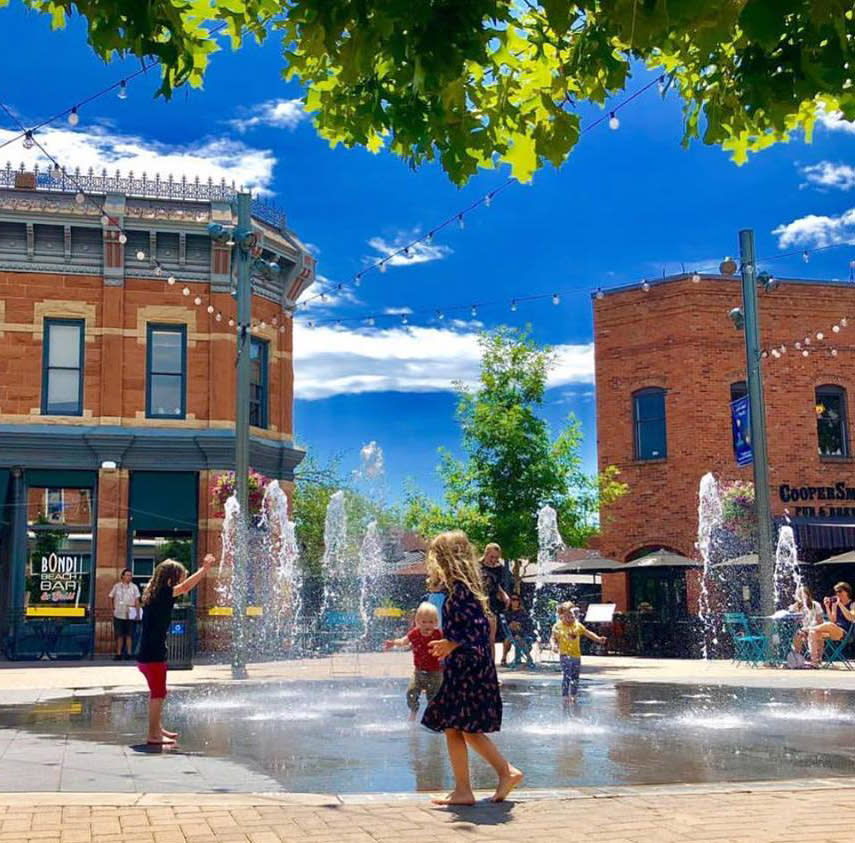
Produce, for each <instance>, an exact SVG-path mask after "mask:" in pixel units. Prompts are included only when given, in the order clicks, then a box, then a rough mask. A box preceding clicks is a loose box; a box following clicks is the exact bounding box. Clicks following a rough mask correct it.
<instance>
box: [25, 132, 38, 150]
mask: <svg viewBox="0 0 855 843" xmlns="http://www.w3.org/2000/svg"><path fill="white" fill-rule="evenodd" d="M35 145H36V142H35V141H34V140H33V133H32V132H30V131H27V132H25V133H24V149H32V148H33V147H34V146H35Z"/></svg>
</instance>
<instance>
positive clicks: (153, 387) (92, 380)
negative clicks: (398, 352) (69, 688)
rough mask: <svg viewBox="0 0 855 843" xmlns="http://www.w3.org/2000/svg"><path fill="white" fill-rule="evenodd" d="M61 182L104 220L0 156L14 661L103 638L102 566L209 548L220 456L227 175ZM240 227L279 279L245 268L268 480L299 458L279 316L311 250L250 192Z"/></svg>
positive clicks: (297, 288)
mask: <svg viewBox="0 0 855 843" xmlns="http://www.w3.org/2000/svg"><path fill="white" fill-rule="evenodd" d="M80 180H81V181H82V182H83V187H84V189H85V190H86V191H87V193H89V194H90V195H91V196H93V197H94V198H95V199H96V200H97V202H98V203H102V204H103V207H104V208H105V210H106V211H107V216H104V217H102V215H101V213H100V211H99V210H98V208H97V207H96V206H95V205H93V204H92V203H90V202H89V201H80V200H82V199H84V197H83V196H82V195H77V194H76V192H75V189H72V188H71V187H70V185H68V184H66V183H65V182H64V177H63V176H61V175H59V174H53V173H47V174H46V173H38V172H36V173H24V172H15V171H13V170H11V169H10V168H8V167H7V168H6V170H2V169H0V338H2V342H0V504H2V510H0V512H2V527H1V528H0V617H2V624H3V641H4V645H5V649H6V653H7V655H11V656H16V657H27V656H38V655H39V654H40V652H39V651H40V650H41V649H43V645H44V643H45V638H46V636H53V638H54V640H53V641H52V642H51V645H52V647H53V649H54V650H56V651H57V652H60V651H68V652H71V653H73V652H74V651H75V648H76V647H77V646H78V645H81V647H80V649H81V650H82V649H83V646H82V642H85V640H86V639H87V638H88V640H90V641H91V640H92V637H93V635H94V637H95V639H96V641H97V643H98V648H99V649H104V648H105V647H107V646H109V641H110V639H111V638H112V633H111V630H110V619H111V609H110V604H109V600H108V598H107V595H108V592H109V590H110V588H111V586H112V585H113V583H114V582H115V581H116V580H117V578H118V576H119V573H120V571H121V570H122V568H124V567H129V568H131V569H132V570H133V573H134V579H135V581H137V582H138V583H140V584H144V583H145V582H146V581H147V580H148V578H149V576H150V574H151V571H152V568H153V566H154V564H156V562H157V561H159V560H160V559H161V558H163V557H164V556H166V555H171V556H176V557H179V558H182V559H183V560H186V561H188V562H189V563H190V564H191V566H195V563H196V560H198V559H199V558H200V555H201V554H204V553H205V552H207V551H212V552H214V553H217V552H218V550H219V529H220V526H221V521H220V518H219V515H220V514H221V513H218V512H217V511H216V510H215V509H214V508H213V506H212V503H211V491H210V489H211V485H212V483H213V482H214V480H215V478H216V476H217V475H218V474H219V473H221V472H223V471H226V470H229V469H233V467H234V417H235V406H234V402H235V349H236V342H235V336H236V330H237V329H236V328H235V327H234V320H235V318H236V313H235V310H236V303H235V300H234V298H233V297H232V295H231V291H232V280H231V275H232V272H231V269H232V268H231V266H230V262H231V249H230V248H229V247H228V246H227V245H219V244H217V243H215V242H212V240H211V238H210V237H209V236H208V231H207V229H208V225H209V223H211V222H221V223H226V224H231V223H232V222H233V221H234V217H233V212H232V208H231V204H230V200H231V198H232V197H233V195H234V190H233V188H228V187H226V185H224V184H222V185H214V184H211V183H208V184H204V183H201V184H200V183H199V182H198V180H197V181H196V182H193V183H188V182H186V181H182V182H173V181H172V179H170V180H169V181H161V180H160V179H156V180H154V181H151V180H147V179H146V178H145V177H143V178H142V179H134V178H133V176H131V177H129V178H122V177H120V176H119V175H118V174H117V175H116V176H115V177H112V176H107V175H106V173H104V174H102V175H101V176H97V175H93V174H91V173H90V175H88V176H82V177H80ZM114 221H115V222H114ZM253 227H254V229H255V231H256V233H257V234H258V236H259V249H258V253H259V255H260V256H261V257H262V258H264V259H266V260H267V261H270V262H272V261H276V262H278V263H279V265H280V268H281V273H280V275H279V276H278V278H276V280H272V281H271V280H269V279H263V278H260V277H259V278H254V279H253V301H252V309H253V318H254V321H255V326H254V328H253V333H252V357H253V361H252V370H253V385H252V402H251V407H250V421H251V424H252V428H251V448H250V462H251V464H252V465H253V467H254V468H256V469H257V470H258V471H260V472H262V473H263V474H265V475H268V476H270V477H275V478H278V479H280V480H281V481H284V482H283V485H284V486H285V488H286V489H287V488H288V484H289V483H290V482H291V481H292V480H293V470H294V467H295V466H296V465H297V464H298V463H299V462H300V460H301V459H302V456H303V454H302V452H301V451H299V450H298V449H296V448H295V447H294V443H293V439H292V402H293V367H292V355H291V351H292V332H291V321H290V319H289V318H287V314H288V312H289V311H290V309H292V308H293V306H294V304H295V302H296V299H297V298H298V296H299V295H300V294H301V292H302V291H303V290H304V289H305V288H306V287H308V286H309V285H310V284H311V283H312V282H313V280H314V260H313V259H312V257H311V255H310V254H309V253H308V251H307V249H306V248H305V247H304V246H303V245H302V244H301V243H300V241H299V240H298V239H297V238H296V237H295V236H294V234H293V233H292V232H290V231H289V230H288V228H287V227H286V225H285V221H284V218H283V217H282V216H281V215H280V214H278V213H276V212H275V211H274V210H273V209H272V208H270V207H267V206H262V205H260V204H259V203H254V206H253ZM120 228H121V230H122V231H124V232H125V235H123V236H120ZM125 240H126V242H122V241H125ZM214 586H215V582H214V580H213V578H209V580H208V581H207V582H206V583H205V586H204V588H203V589H201V590H200V593H199V594H198V597H197V598H196V599H197V604H196V606H197V610H198V611H199V614H200V616H206V614H207V613H206V612H205V610H206V608H207V607H208V606H210V605H211V604H212V602H213V597H214V593H213V588H214ZM48 619H65V620H63V621H62V622H61V623H60V622H58V621H52V622H51V623H50V624H48V623H47V620H48ZM57 635H59V637H60V639H61V640H59V641H56V640H55V639H56V636H57Z"/></svg>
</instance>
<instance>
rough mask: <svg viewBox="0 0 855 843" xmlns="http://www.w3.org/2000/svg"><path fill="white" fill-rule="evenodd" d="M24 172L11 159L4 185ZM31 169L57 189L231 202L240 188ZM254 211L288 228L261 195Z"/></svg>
mask: <svg viewBox="0 0 855 843" xmlns="http://www.w3.org/2000/svg"><path fill="white" fill-rule="evenodd" d="M23 172H27V170H26V168H25V167H24V165H23V164H22V165H21V166H20V168H19V169H17V170H16V169H15V168H13V167H12V165H11V163H7V164H6V167H5V168H2V167H0V189H2V188H14V187H15V177H16V175H17V174H18V173H23ZM31 172H33V174H34V176H35V185H36V190H47V191H53V192H57V193H72V192H75V191H77V190H83V191H84V192H86V193H100V194H106V193H123V194H125V196H134V197H139V198H143V199H168V200H173V201H179V202H181V201H186V202H193V201H199V202H211V201H214V202H229V201H231V200H232V199H233V198H234V197H235V195H236V194H237V192H238V188H237V187H236V186H235V183H234V182H232V183H231V184H227V183H226V180H225V179H222V180H221V181H220V182H219V183H216V182H214V180H213V179H210V178H209V179H208V180H207V181H202V180H201V179H200V178H199V177H198V176H196V177H195V178H194V179H191V180H188V179H187V177H186V176H182V177H181V179H180V180H176V179H174V178H173V177H172V175H170V176H168V177H167V178H166V179H162V178H161V177H160V175H159V174H155V176H154V178H153V179H151V178H149V177H148V176H147V175H146V173H143V174H142V175H141V176H140V177H139V178H137V177H135V176H134V173H133V171H130V172H129V173H128V174H127V175H122V174H121V173H120V172H119V170H116V172H115V175H112V176H111V175H108V173H107V170H106V168H105V169H102V170H101V173H100V175H98V174H96V173H95V171H94V170H93V169H92V168H91V167H90V168H89V170H88V172H86V173H83V172H81V171H80V168H79V167H78V168H75V169H74V170H73V171H71V172H69V171H67V170H65V169H64V168H63V169H62V170H60V169H56V168H49V169H47V170H40V169H39V167H38V166H36V167H34V168H33V170H32V171H31ZM252 215H253V217H255V218H256V219H258V220H260V221H261V222H264V223H267V224H268V225H272V226H273V227H274V228H276V229H278V230H280V231H283V230H285V228H286V217H285V214H284V212H283V211H281V210H280V209H279V208H277V207H276V206H275V205H272V204H270V203H268V202H263V201H262V200H260V199H259V198H258V197H257V196H254V197H253V200H252Z"/></svg>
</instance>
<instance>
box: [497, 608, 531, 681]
mask: <svg viewBox="0 0 855 843" xmlns="http://www.w3.org/2000/svg"><path fill="white" fill-rule="evenodd" d="M505 622H506V624H507V627H508V637H507V638H505V640H504V642H503V644H502V649H503V652H502V664H507V661H508V653H509V651H510V649H511V645H512V644H513V647H514V667H519V666H520V665H521V664H522V661H523V659H525V660H526V662H528V664H529V665H530V666H534V659H533V658H532V657H531V645H532V644H534V639H535V637H536V636H535V632H534V624H533V623H532V620H531V615H529V613H528V612H527V611H526V609H525V607H524V606H523V604H522V598H521V597H520V596H519V594H512V595H511V605H510V609H509V610H508V613H507V615H505Z"/></svg>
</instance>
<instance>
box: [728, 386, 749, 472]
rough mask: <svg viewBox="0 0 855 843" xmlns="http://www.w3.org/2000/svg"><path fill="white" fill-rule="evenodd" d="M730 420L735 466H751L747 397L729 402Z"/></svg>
mask: <svg viewBox="0 0 855 843" xmlns="http://www.w3.org/2000/svg"><path fill="white" fill-rule="evenodd" d="M730 418H731V424H732V428H733V453H734V455H735V456H736V464H737V465H751V463H753V462H754V454H753V452H752V450H751V405H750V404H749V402H748V396H747V395H744V396H743V397H742V398H737V399H736V401H731V402H730Z"/></svg>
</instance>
